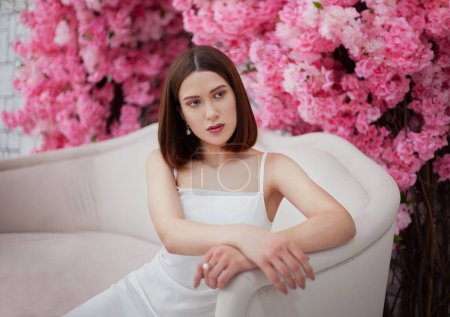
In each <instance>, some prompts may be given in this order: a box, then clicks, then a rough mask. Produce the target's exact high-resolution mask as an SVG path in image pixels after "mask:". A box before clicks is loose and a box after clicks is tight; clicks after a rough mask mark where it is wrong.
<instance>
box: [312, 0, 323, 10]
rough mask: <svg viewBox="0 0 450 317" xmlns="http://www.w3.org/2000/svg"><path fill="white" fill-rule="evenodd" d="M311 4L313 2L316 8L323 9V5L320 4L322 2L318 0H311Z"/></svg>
mask: <svg viewBox="0 0 450 317" xmlns="http://www.w3.org/2000/svg"><path fill="white" fill-rule="evenodd" d="M313 4H314V6H315V7H316V8H317V9H319V10H320V9H323V5H322V3H320V2H317V1H313Z"/></svg>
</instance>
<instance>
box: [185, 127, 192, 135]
mask: <svg viewBox="0 0 450 317" xmlns="http://www.w3.org/2000/svg"><path fill="white" fill-rule="evenodd" d="M191 133H192V131H191V129H189V125H188V124H186V134H187V135H191Z"/></svg>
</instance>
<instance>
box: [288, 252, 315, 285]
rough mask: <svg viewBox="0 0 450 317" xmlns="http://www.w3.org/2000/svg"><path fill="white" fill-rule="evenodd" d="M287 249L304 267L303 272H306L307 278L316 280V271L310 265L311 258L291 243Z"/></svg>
mask: <svg viewBox="0 0 450 317" xmlns="http://www.w3.org/2000/svg"><path fill="white" fill-rule="evenodd" d="M287 249H288V251H289V252H290V253H291V254H292V256H293V257H294V258H295V259H296V260H297V261H298V262H299V263H300V264H301V265H302V268H303V271H304V272H305V274H306V276H307V277H308V278H309V279H310V280H314V279H315V275H314V270H313V269H312V267H311V265H309V257H308V256H306V255H305V254H304V253H303V251H302V250H301V249H300V248H299V247H297V246H296V245H295V244H294V243H289V244H288V248H287Z"/></svg>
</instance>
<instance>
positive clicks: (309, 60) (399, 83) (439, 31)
mask: <svg viewBox="0 0 450 317" xmlns="http://www.w3.org/2000/svg"><path fill="white" fill-rule="evenodd" d="M174 6H175V8H176V9H178V10H180V11H181V12H182V13H183V21H184V28H185V29H186V30H187V31H189V32H191V33H192V34H193V42H194V43H195V44H209V45H215V46H217V47H219V48H220V49H222V50H223V51H225V52H226V53H227V54H229V55H230V56H231V57H232V58H233V60H234V62H235V63H237V64H239V65H241V69H242V74H243V78H244V80H245V82H246V87H247V88H248V89H249V91H250V95H251V96H252V98H253V101H254V103H255V104H256V105H257V106H258V107H259V110H258V111H257V120H258V123H259V126H260V127H262V128H267V129H283V130H287V131H289V132H290V133H292V134H294V135H297V134H302V133H306V132H311V131H317V130H320V131H326V132H329V133H332V134H336V135H339V136H341V137H343V138H345V139H347V140H349V141H350V142H352V143H353V144H354V145H356V146H357V147H358V148H359V149H360V150H362V151H363V152H364V153H365V154H367V155H368V156H369V157H371V158H372V159H374V160H375V161H376V162H377V163H378V164H380V165H381V166H383V167H384V168H385V169H386V170H387V171H388V172H389V174H390V175H391V176H392V177H393V178H394V179H395V181H396V182H397V184H398V186H399V188H400V190H401V191H402V192H405V191H406V190H407V189H408V188H410V187H412V186H413V185H414V184H415V182H416V179H417V173H418V171H419V170H420V169H421V167H422V166H423V165H424V164H425V162H427V161H429V160H431V159H433V158H435V155H436V152H437V151H438V150H439V149H441V148H443V147H444V146H446V145H447V144H448V138H449V128H450V104H449V98H450V90H449V82H450V71H449V70H450V69H449V66H450V10H449V3H448V1H440V0H436V1H418V0H417V1H416V0H403V1H374V0H366V1H365V2H361V1H359V0H324V1H321V2H312V1H298V0H287V1H286V0H282V1H281V0H280V1H271V0H265V1H238V2H235V1H195V0H175V1H174ZM434 171H435V173H437V174H438V175H439V181H446V180H447V181H448V180H450V154H445V155H443V156H439V157H437V158H436V159H435V161H434ZM403 201H404V202H403V203H402V205H401V206H400V208H399V212H398V217H397V228H396V234H398V233H399V232H400V231H401V230H402V229H404V228H405V227H406V226H408V224H409V223H410V221H411V218H410V214H411V212H412V208H411V206H410V205H409V204H407V203H406V199H404V200H403Z"/></svg>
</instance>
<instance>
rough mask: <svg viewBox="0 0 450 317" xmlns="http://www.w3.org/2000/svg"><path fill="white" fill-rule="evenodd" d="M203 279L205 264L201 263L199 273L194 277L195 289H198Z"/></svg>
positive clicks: (198, 268)
mask: <svg viewBox="0 0 450 317" xmlns="http://www.w3.org/2000/svg"><path fill="white" fill-rule="evenodd" d="M202 277H203V263H202V262H200V263H199V264H197V271H196V272H195V276H194V288H197V287H198V286H199V285H200V281H201V279H202Z"/></svg>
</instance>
